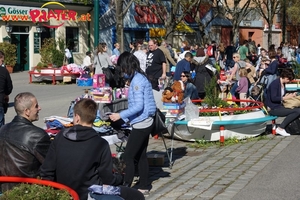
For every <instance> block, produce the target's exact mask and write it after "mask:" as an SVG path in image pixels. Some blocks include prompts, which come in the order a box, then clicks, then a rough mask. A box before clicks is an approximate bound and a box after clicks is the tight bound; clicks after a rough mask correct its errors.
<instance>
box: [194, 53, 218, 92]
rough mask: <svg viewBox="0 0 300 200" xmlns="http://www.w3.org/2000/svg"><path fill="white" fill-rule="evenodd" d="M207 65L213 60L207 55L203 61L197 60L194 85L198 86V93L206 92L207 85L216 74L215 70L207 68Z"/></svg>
mask: <svg viewBox="0 0 300 200" xmlns="http://www.w3.org/2000/svg"><path fill="white" fill-rule="evenodd" d="M195 62H196V61H195ZM205 65H212V63H211V61H210V60H209V59H208V57H207V56H206V57H203V59H202V60H201V62H196V66H195V72H196V77H195V80H194V85H195V86H196V88H197V90H198V93H204V92H205V85H206V84H208V83H209V82H210V80H211V78H212V77H213V76H214V74H213V72H212V71H210V70H209V69H207V68H206V67H205ZM212 66H213V65H212Z"/></svg>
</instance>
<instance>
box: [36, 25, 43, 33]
mask: <svg viewBox="0 0 300 200" xmlns="http://www.w3.org/2000/svg"><path fill="white" fill-rule="evenodd" d="M35 28H36V32H38V33H41V32H43V27H42V26H41V25H39V24H36V27H35Z"/></svg>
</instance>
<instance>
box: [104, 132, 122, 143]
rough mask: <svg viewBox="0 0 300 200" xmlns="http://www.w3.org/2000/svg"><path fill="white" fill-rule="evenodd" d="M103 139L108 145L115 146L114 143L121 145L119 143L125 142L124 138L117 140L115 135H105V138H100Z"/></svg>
mask: <svg viewBox="0 0 300 200" xmlns="http://www.w3.org/2000/svg"><path fill="white" fill-rule="evenodd" d="M101 137H102V138H103V139H105V140H106V141H107V142H108V144H109V145H112V144H115V143H121V142H126V138H123V139H119V138H118V136H117V135H116V134H114V135H106V136H101Z"/></svg>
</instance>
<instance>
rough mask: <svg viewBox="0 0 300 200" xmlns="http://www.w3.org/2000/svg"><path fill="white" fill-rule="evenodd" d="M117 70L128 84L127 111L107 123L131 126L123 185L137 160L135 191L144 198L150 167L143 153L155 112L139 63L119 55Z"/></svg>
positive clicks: (144, 75)
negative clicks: (137, 173)
mask: <svg viewBox="0 0 300 200" xmlns="http://www.w3.org/2000/svg"><path fill="white" fill-rule="evenodd" d="M117 67H120V69H121V71H122V73H123V74H124V78H125V79H127V80H128V82H129V91H128V109H127V110H123V111H121V112H120V113H113V114H111V115H110V119H111V120H112V121H117V120H119V119H122V120H123V121H125V122H129V123H130V124H131V126H132V131H131V134H130V136H129V139H128V142H127V145H126V149H125V152H124V154H123V158H124V161H125V163H126V168H125V177H124V185H126V186H129V187H130V186H131V183H132V181H133V178H134V172H135V167H134V161H135V160H137V162H138V170H139V176H140V179H139V185H138V188H139V190H140V191H141V192H142V193H143V194H147V193H148V192H149V191H148V189H149V187H148V174H149V166H148V160H147V155H146V152H147V146H148V143H149V135H150V133H151V132H152V129H153V122H154V119H153V117H154V115H155V111H156V104H155V100H154V96H153V92H152V86H151V83H150V81H149V80H148V79H147V76H146V74H145V73H144V72H143V70H142V69H141V68H140V64H139V60H138V59H137V58H136V57H135V56H134V55H133V54H131V53H129V52H124V53H122V54H121V55H120V56H119V59H118V63H117Z"/></svg>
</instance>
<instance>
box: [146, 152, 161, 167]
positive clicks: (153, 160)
mask: <svg viewBox="0 0 300 200" xmlns="http://www.w3.org/2000/svg"><path fill="white" fill-rule="evenodd" d="M147 158H148V163H149V165H150V166H163V165H164V163H165V156H164V155H163V154H157V153H150V154H147Z"/></svg>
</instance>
